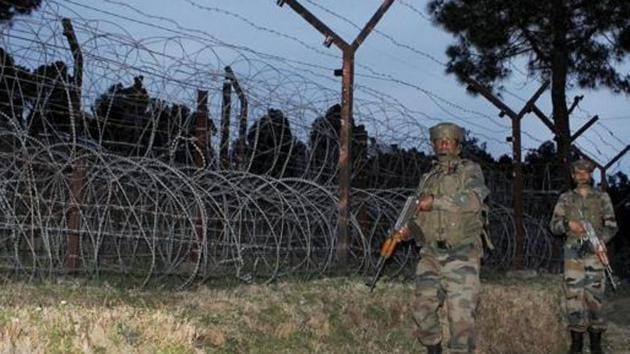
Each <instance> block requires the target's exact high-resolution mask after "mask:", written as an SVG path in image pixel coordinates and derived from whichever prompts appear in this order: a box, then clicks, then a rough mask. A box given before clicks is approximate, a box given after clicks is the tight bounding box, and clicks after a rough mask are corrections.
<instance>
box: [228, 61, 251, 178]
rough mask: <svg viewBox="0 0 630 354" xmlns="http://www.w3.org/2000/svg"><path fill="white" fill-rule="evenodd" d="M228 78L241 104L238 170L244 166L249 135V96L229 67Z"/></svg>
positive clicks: (237, 148) (237, 154) (237, 153)
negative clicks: (247, 136) (246, 135)
mask: <svg viewBox="0 0 630 354" xmlns="http://www.w3.org/2000/svg"><path fill="white" fill-rule="evenodd" d="M225 73H226V76H227V77H229V78H230V79H231V80H232V87H233V88H234V92H236V94H237V95H238V99H239V101H240V102H241V110H240V113H239V125H238V142H237V145H236V166H235V167H236V169H241V168H242V167H243V166H242V165H243V160H244V159H245V156H244V155H245V142H246V137H245V134H247V111H248V103H247V96H245V93H244V92H243V89H242V88H241V85H240V84H239V83H238V79H237V78H236V75H234V72H233V71H232V68H230V67H229V66H226V67H225Z"/></svg>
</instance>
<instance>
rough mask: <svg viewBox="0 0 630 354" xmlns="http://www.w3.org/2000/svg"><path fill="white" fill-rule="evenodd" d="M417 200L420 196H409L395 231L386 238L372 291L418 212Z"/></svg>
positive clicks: (371, 287)
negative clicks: (412, 218) (406, 228)
mask: <svg viewBox="0 0 630 354" xmlns="http://www.w3.org/2000/svg"><path fill="white" fill-rule="evenodd" d="M417 202H418V198H417V197H416V196H411V197H409V198H407V200H406V201H405V205H404V206H403V208H402V211H401V212H400V215H399V216H398V219H397V220H396V223H395V224H394V229H393V232H390V234H389V237H387V239H385V242H383V246H382V247H381V257H380V258H379V259H378V263H376V274H374V277H373V278H372V281H371V282H370V283H369V284H368V285H369V286H370V291H372V290H373V289H374V286H376V282H377V281H378V278H379V277H380V275H381V272H382V271H383V268H384V267H385V261H387V259H388V258H389V257H391V255H392V254H393V253H394V249H395V248H396V246H397V245H398V244H399V243H400V242H401V241H403V236H402V233H401V231H402V229H403V228H404V227H405V226H406V225H407V223H408V222H409V219H411V217H412V216H413V215H414V213H415V212H416V204H417Z"/></svg>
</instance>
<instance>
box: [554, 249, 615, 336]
mask: <svg viewBox="0 0 630 354" xmlns="http://www.w3.org/2000/svg"><path fill="white" fill-rule="evenodd" d="M564 254H565V256H564V294H565V299H566V302H565V307H566V308H565V310H566V316H567V321H568V323H569V329H570V330H572V331H577V332H585V331H586V330H588V329H593V330H596V331H603V330H606V321H605V319H604V318H603V316H602V307H603V302H604V296H605V295H604V292H605V290H606V275H605V274H604V268H603V266H602V264H601V263H600V261H599V259H598V258H597V256H596V255H595V254H592V253H589V254H586V255H584V256H583V257H579V256H578V254H577V250H576V249H575V248H574V247H565V249H564Z"/></svg>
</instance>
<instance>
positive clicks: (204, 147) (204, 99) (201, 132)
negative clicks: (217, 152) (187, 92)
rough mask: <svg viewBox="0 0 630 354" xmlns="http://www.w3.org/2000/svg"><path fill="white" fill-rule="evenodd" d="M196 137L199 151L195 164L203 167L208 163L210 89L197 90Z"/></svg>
mask: <svg viewBox="0 0 630 354" xmlns="http://www.w3.org/2000/svg"><path fill="white" fill-rule="evenodd" d="M195 139H196V140H197V147H198V148H199V153H197V154H195V166H197V168H200V169H203V168H205V167H206V166H207V165H208V91H204V90H197V112H196V117H195Z"/></svg>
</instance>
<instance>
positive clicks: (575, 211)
mask: <svg viewBox="0 0 630 354" xmlns="http://www.w3.org/2000/svg"><path fill="white" fill-rule="evenodd" d="M589 188H590V190H589V193H588V194H587V195H586V197H582V196H581V195H580V193H579V192H578V191H577V189H573V190H570V191H568V192H565V193H562V194H561V195H560V198H558V203H556V206H555V208H554V210H553V215H552V217H551V222H550V223H549V228H550V229H551V232H552V233H554V234H556V235H563V234H566V235H567V240H566V243H567V244H568V245H569V246H576V245H578V244H579V243H580V238H581V236H580V235H577V234H575V233H574V232H572V231H571V230H569V229H568V222H569V220H586V221H589V222H590V223H591V225H593V229H595V233H596V234H597V237H599V238H600V239H601V240H603V241H604V242H608V241H610V239H611V238H612V237H613V236H615V233H616V232H617V221H616V219H615V211H614V208H613V205H612V201H611V200H610V196H608V193H605V192H600V191H598V190H595V189H594V188H592V187H589Z"/></svg>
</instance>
